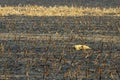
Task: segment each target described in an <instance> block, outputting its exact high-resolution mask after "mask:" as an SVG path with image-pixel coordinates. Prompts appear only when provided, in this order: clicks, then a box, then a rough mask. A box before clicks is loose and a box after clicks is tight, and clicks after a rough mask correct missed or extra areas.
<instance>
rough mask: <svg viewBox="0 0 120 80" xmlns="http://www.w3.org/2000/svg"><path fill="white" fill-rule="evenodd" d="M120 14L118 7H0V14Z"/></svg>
mask: <svg viewBox="0 0 120 80" xmlns="http://www.w3.org/2000/svg"><path fill="white" fill-rule="evenodd" d="M8 15H24V16H85V15H89V16H111V15H112V16H120V8H119V7H118V8H98V7H96V8H89V7H86V8H85V7H74V6H71V7H68V6H54V7H44V6H37V5H35V6H32V5H25V6H15V7H14V6H5V7H0V16H8Z"/></svg>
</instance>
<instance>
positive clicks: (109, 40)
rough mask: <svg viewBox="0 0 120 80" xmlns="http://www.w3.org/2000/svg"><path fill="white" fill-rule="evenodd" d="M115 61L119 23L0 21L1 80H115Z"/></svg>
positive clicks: (104, 19)
mask: <svg viewBox="0 0 120 80" xmlns="http://www.w3.org/2000/svg"><path fill="white" fill-rule="evenodd" d="M75 44H84V45H88V46H90V47H91V48H92V49H91V50H79V51H76V50H75V49H74V48H73V47H72V46H73V45H75ZM119 61H120V17H115V16H81V17H65V16H61V17H38V16H37V17H29V16H6V17H0V79H1V80H6V79H7V80H119V79H120V70H119V69H120V62H119Z"/></svg>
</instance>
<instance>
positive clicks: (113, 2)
mask: <svg viewBox="0 0 120 80" xmlns="http://www.w3.org/2000/svg"><path fill="white" fill-rule="evenodd" d="M0 5H1V6H5V5H8V6H18V5H38V6H47V7H48V6H65V5H67V6H76V7H79V6H83V7H101V8H102V7H106V8H109V7H114V8H115V7H120V0H12V1H10V0H0Z"/></svg>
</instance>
